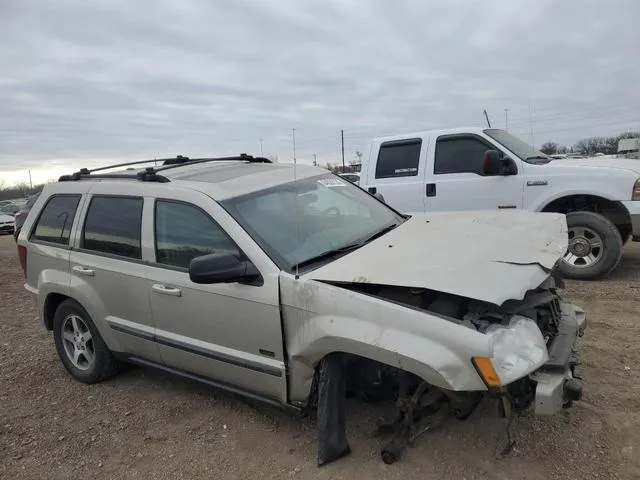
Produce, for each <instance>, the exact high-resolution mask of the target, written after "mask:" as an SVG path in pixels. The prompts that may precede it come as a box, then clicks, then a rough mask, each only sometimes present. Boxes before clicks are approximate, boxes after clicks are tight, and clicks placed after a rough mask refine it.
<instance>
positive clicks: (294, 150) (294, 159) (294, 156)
mask: <svg viewBox="0 0 640 480" xmlns="http://www.w3.org/2000/svg"><path fill="white" fill-rule="evenodd" d="M291 131H292V134H293V163H294V164H295V163H296V129H295V128H293V129H292V130H291Z"/></svg>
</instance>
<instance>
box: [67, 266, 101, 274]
mask: <svg viewBox="0 0 640 480" xmlns="http://www.w3.org/2000/svg"><path fill="white" fill-rule="evenodd" d="M71 270H73V271H74V272H76V273H79V274H80V275H87V276H88V277H93V276H94V275H95V272H94V271H93V270H91V269H90V268H87V267H83V266H82V265H74V266H73V267H72V268H71Z"/></svg>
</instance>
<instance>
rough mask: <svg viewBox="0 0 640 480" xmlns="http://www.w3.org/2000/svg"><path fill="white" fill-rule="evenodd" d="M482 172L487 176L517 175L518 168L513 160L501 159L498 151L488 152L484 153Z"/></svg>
mask: <svg viewBox="0 0 640 480" xmlns="http://www.w3.org/2000/svg"><path fill="white" fill-rule="evenodd" d="M482 172H483V173H484V174H485V175H515V174H517V173H518V167H517V166H516V162H514V161H513V159H511V158H509V157H501V156H500V153H498V151H496V150H487V151H486V152H485V153H484V162H483V163H482Z"/></svg>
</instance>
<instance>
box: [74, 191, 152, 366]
mask: <svg viewBox="0 0 640 480" xmlns="http://www.w3.org/2000/svg"><path fill="white" fill-rule="evenodd" d="M122 183H123V184H122V185H120V184H116V183H113V182H110V183H109V184H101V183H98V184H96V185H94V186H92V188H91V190H90V191H89V195H88V198H87V200H86V201H85V202H84V206H83V211H82V213H81V222H80V225H81V227H80V228H78V229H77V230H76V237H75V238H74V248H73V249H72V250H71V255H70V264H71V282H70V285H69V291H70V294H71V296H72V297H73V298H75V299H76V300H77V301H78V302H80V303H81V304H82V305H83V306H84V307H85V309H86V310H87V311H88V313H89V314H90V315H91V317H92V318H93V319H94V322H95V324H96V327H97V328H98V330H99V331H100V334H101V336H102V337H103V338H104V339H105V341H106V343H107V346H108V347H109V348H110V349H111V350H113V351H115V352H117V353H120V354H124V355H127V356H131V357H137V358H142V359H146V360H150V361H152V362H158V363H160V362H161V360H160V353H159V351H158V347H157V345H156V344H155V342H154V341H153V336H154V326H153V318H152V316H151V308H150V306H149V291H148V278H149V274H150V271H151V267H149V266H147V265H145V264H144V262H143V260H142V251H143V250H144V245H143V243H142V233H141V226H142V212H143V206H144V201H145V200H144V198H143V195H142V193H140V194H139V195H131V193H130V192H131V191H132V189H131V185H130V184H129V182H122ZM136 187H137V188H136V191H137V192H141V191H142V190H143V187H142V186H138V185H136Z"/></svg>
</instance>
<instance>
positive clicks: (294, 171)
mask: <svg viewBox="0 0 640 480" xmlns="http://www.w3.org/2000/svg"><path fill="white" fill-rule="evenodd" d="M291 135H292V137H293V192H294V195H295V197H294V199H295V209H296V213H295V215H296V218H295V222H296V248H300V228H299V225H298V223H299V222H298V220H299V218H298V215H299V214H300V209H299V208H298V183H297V182H298V176H297V174H296V165H297V163H298V162H297V160H296V129H295V128H293V129H291ZM299 263H300V262H296V280H298V279H299V278H300V271H299V269H298V265H299Z"/></svg>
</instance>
